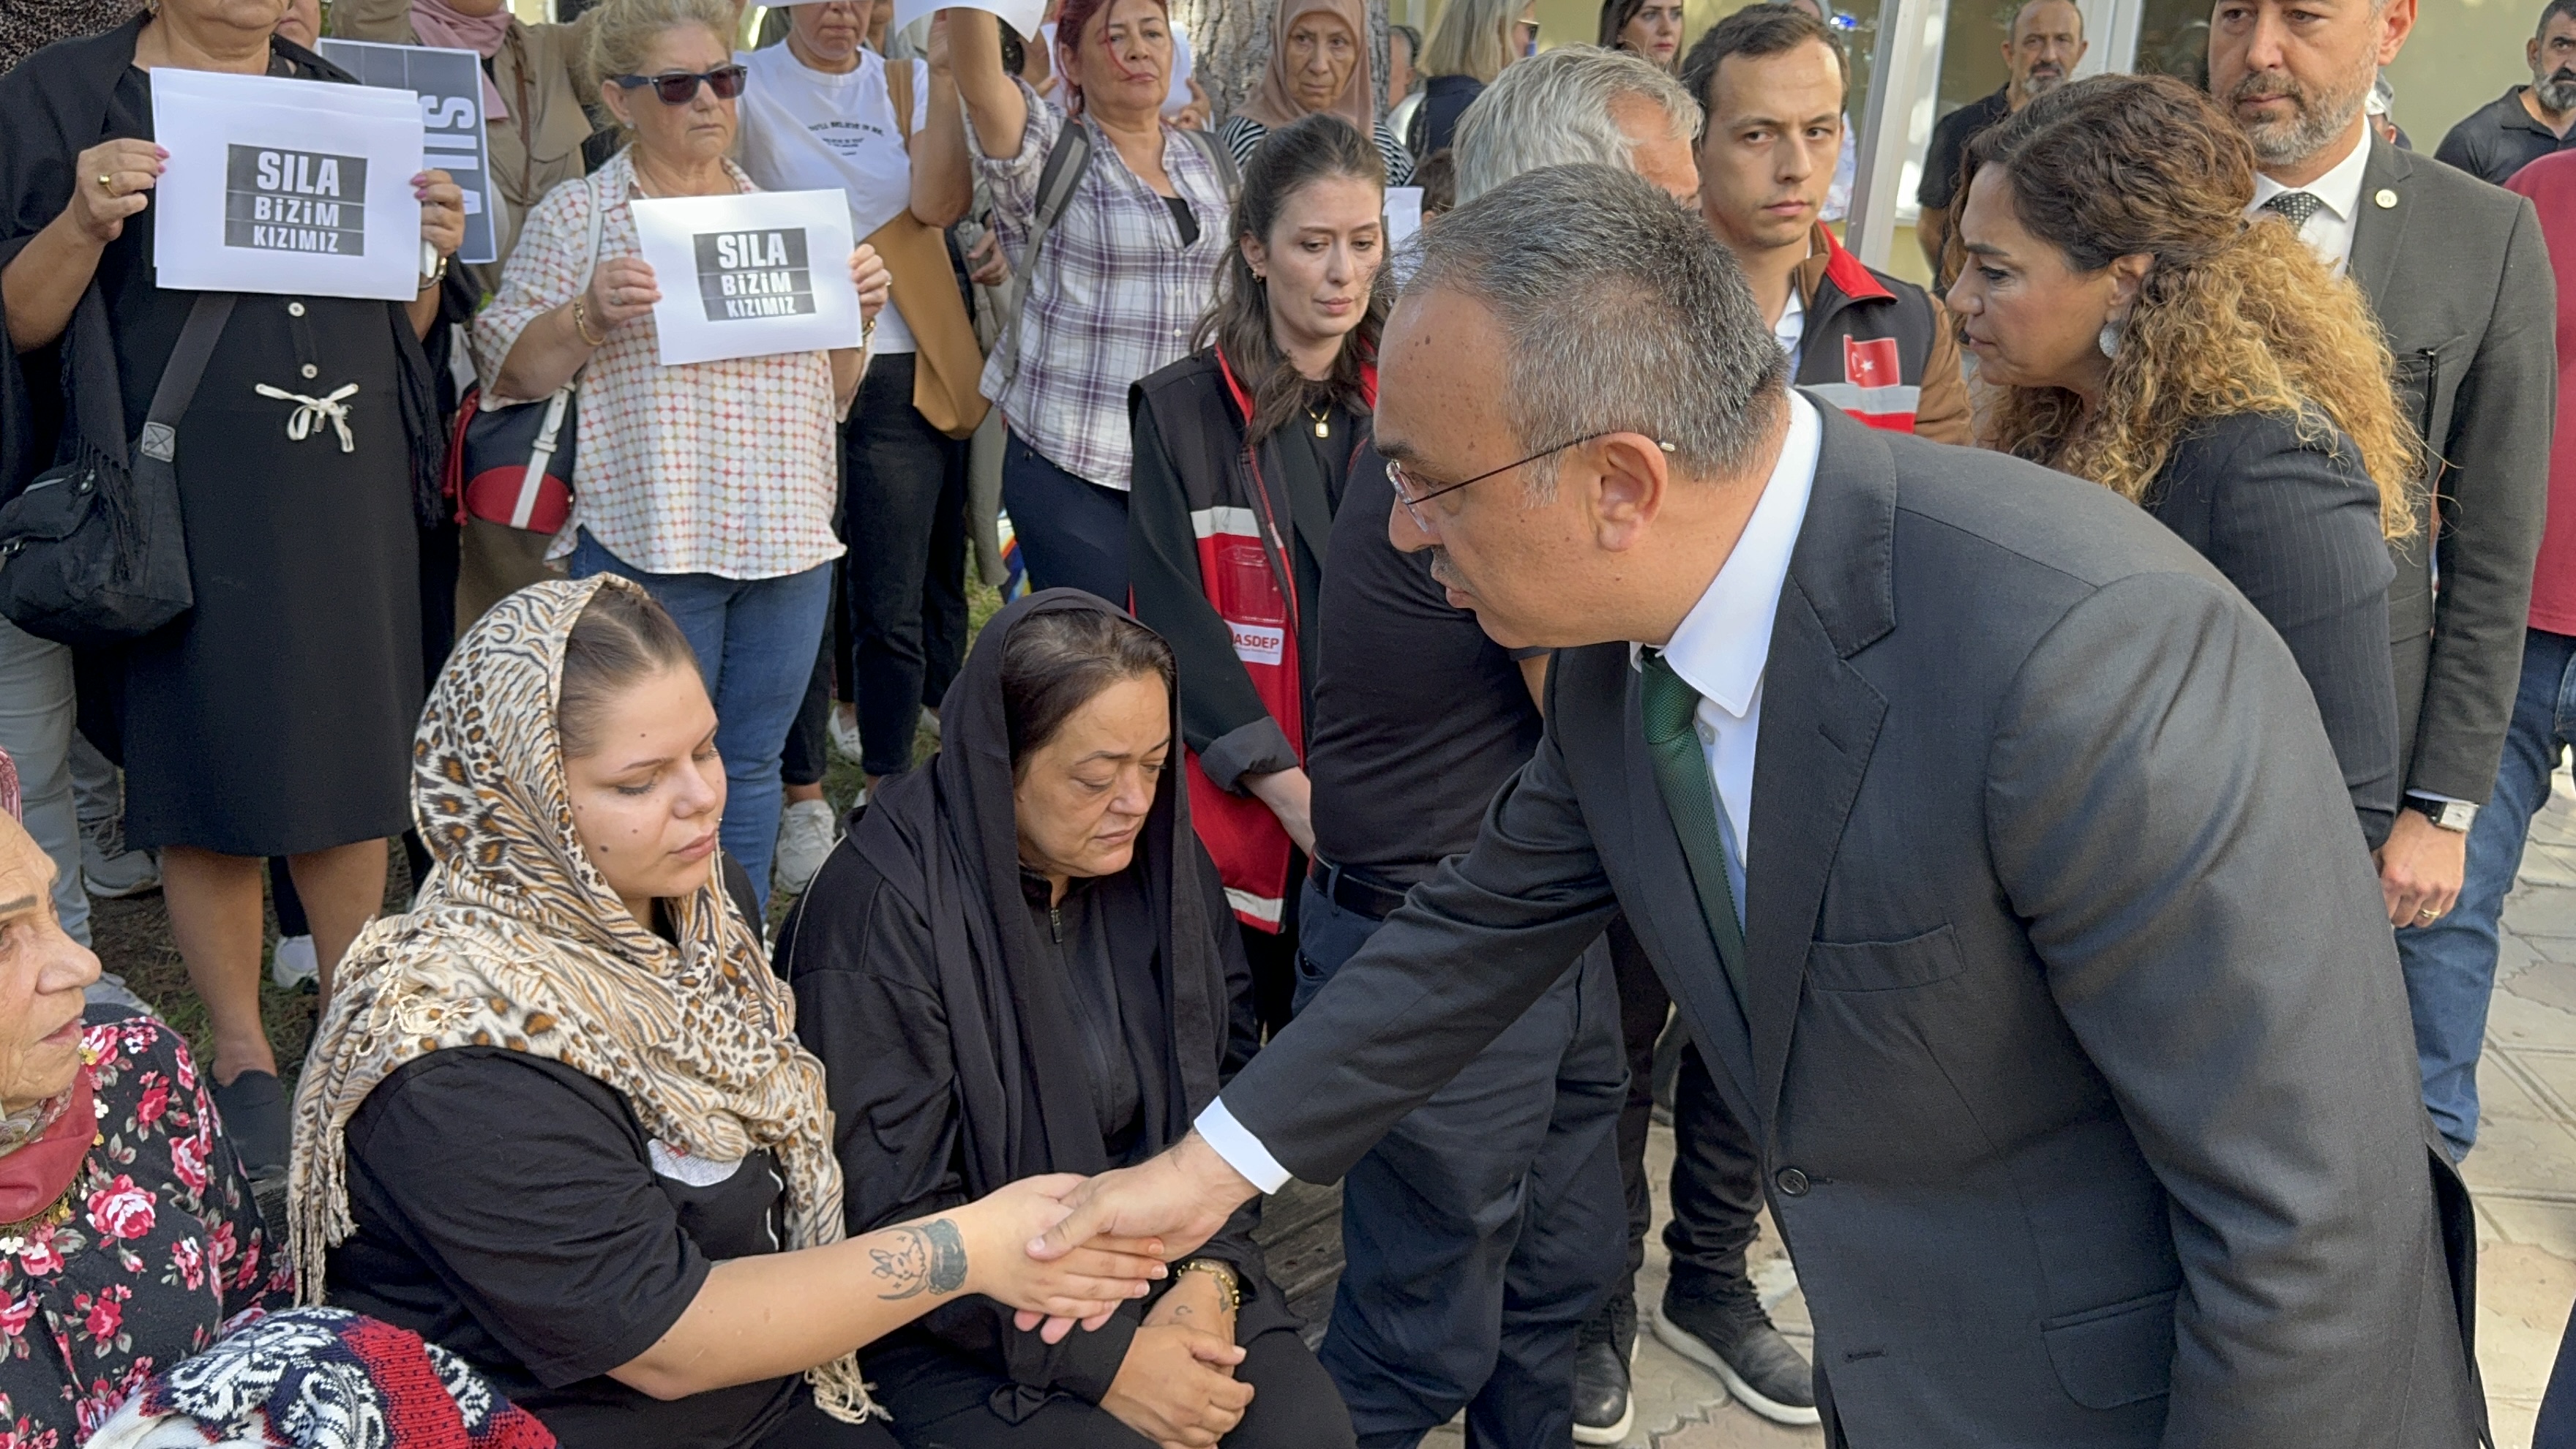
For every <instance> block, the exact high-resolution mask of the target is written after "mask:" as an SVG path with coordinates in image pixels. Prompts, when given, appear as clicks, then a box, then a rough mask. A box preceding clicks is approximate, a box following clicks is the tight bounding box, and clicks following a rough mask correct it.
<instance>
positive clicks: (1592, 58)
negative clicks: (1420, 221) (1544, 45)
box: [1453, 45, 1700, 204]
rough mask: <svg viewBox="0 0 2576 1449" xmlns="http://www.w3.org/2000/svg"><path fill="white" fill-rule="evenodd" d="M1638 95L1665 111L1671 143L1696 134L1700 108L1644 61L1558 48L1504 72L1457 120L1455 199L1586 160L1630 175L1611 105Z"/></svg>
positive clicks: (1592, 49)
mask: <svg viewBox="0 0 2576 1449" xmlns="http://www.w3.org/2000/svg"><path fill="white" fill-rule="evenodd" d="M1621 96H1636V97H1639V98H1640V99H1643V100H1646V101H1650V102H1652V103H1653V104H1655V105H1657V106H1660V107H1662V108H1663V112H1664V116H1665V119H1666V123H1667V125H1668V126H1669V128H1670V130H1671V133H1672V138H1673V139H1674V140H1676V141H1679V142H1681V143H1682V144H1683V145H1685V146H1688V145H1690V144H1691V143H1692V141H1693V140H1694V139H1695V138H1696V137H1697V136H1698V135H1699V118H1700V110H1699V102H1697V101H1695V100H1692V99H1691V95H1690V92H1688V91H1686V90H1683V89H1682V87H1681V83H1680V82H1679V81H1676V80H1674V79H1673V78H1672V77H1671V76H1668V75H1666V74H1664V72H1663V70H1662V69H1661V68H1660V67H1658V66H1655V65H1653V64H1651V63H1649V62H1648V61H1646V60H1645V59H1643V58H1642V57H1639V56H1635V55H1631V54H1630V53H1628V52H1627V51H1624V50H1603V49H1602V48H1601V47H1599V46H1597V45H1561V46H1558V47H1557V48H1556V49H1554V50H1551V51H1548V52H1547V53H1546V54H1544V55H1537V56H1533V57H1531V58H1530V59H1528V60H1525V61H1522V62H1520V63H1519V64H1518V65H1515V66H1513V67H1512V68H1510V69H1509V70H1506V71H1504V72H1503V73H1502V75H1501V76H1500V77H1498V78H1497V79H1496V80H1495V81H1494V83H1493V84H1492V85H1489V86H1487V87H1485V90H1484V93H1483V94H1481V95H1479V96H1477V97H1476V99H1475V100H1474V101H1473V102H1471V103H1469V105H1468V107H1467V109H1466V111H1465V113H1463V114H1462V115H1460V116H1459V117H1458V135H1457V138H1456V140H1455V141H1454V142H1453V147H1454V149H1455V152H1456V155H1455V157H1454V158H1453V159H1455V160H1456V162H1457V164H1458V200H1459V202H1460V203H1461V204H1464V203H1466V202H1470V201H1473V200H1475V199H1476V198H1477V197H1479V196H1482V195H1484V194H1485V193H1486V192H1488V191H1491V190H1493V189H1494V188H1495V187H1497V186H1500V185H1502V184H1503V183H1504V182H1506V181H1509V180H1511V179H1512V178H1513V177H1515V176H1518V175H1520V174H1521V173H1522V172H1524V171H1535V170H1537V169H1538V168H1540V167H1542V166H1574V165H1580V164H1583V163H1586V162H1589V163H1591V164H1594V165H1600V166H1616V167H1619V168H1621V169H1622V170H1628V171H1634V170H1635V169H1637V168H1636V162H1635V160H1634V159H1633V158H1632V157H1631V156H1630V155H1629V142H1628V134H1627V132H1625V131H1622V130H1620V129H1619V121H1618V118H1617V117H1615V116H1613V115H1611V114H1610V103H1611V102H1612V101H1614V100H1616V99H1618V98H1619V97H1621Z"/></svg>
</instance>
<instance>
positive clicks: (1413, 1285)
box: [1297, 882, 1626, 1449]
mask: <svg viewBox="0 0 2576 1449" xmlns="http://www.w3.org/2000/svg"><path fill="white" fill-rule="evenodd" d="M1300 906H1301V910H1300V916H1301V928H1302V930H1301V934H1302V941H1303V945H1302V947H1301V949H1300V951H1299V954H1298V963H1297V976H1298V980H1297V992H1298V1004H1299V1005H1300V1006H1302V1005H1304V1004H1305V1002H1306V1001H1307V1000H1308V999H1310V998H1311V997H1312V996H1313V994H1314V993H1315V992H1316V991H1318V990H1320V989H1322V986H1323V984H1324V982H1325V981H1327V980H1329V979H1330V978H1331V976H1332V975H1333V973H1334V972H1335V971H1337V970H1339V969H1340V968H1341V965H1342V963H1343V962H1345V961H1348V960H1349V959H1350V958H1351V957H1352V956H1353V955H1355V954H1357V953H1358V951H1359V949H1360V947H1361V946H1362V945H1363V944H1365V943H1366V942H1367V940H1368V938H1369V937H1370V936H1372V935H1374V934H1375V933H1376V931H1377V928H1378V925H1379V923H1378V922H1377V921H1375V920H1373V919H1371V918H1369V917H1367V916H1364V915H1361V914H1359V913H1357V912H1355V911H1350V910H1346V909H1344V908H1343V907H1341V906H1338V905H1335V904H1334V903H1333V902H1332V901H1331V900H1330V899H1329V898H1327V897H1326V896H1325V895H1324V894H1323V892H1321V891H1319V890H1317V889H1316V888H1315V886H1314V885H1313V883H1312V882H1308V883H1307V884H1306V885H1305V887H1304V895H1303V899H1302V900H1301V902H1300ZM1625 1092H1626V1069H1625V1064H1624V1063H1623V1062H1622V1060H1621V1055H1620V1044H1619V1037H1618V1002H1617V989H1616V987H1615V986H1614V984H1613V983H1612V980H1611V975H1610V965H1609V960H1608V953H1607V950H1606V949H1605V948H1604V947H1602V946H1600V945H1597V944H1596V945H1595V946H1594V947H1593V948H1592V949H1591V950H1589V951H1587V952H1586V953H1584V956H1583V958H1582V959H1581V960H1580V961H1578V962H1577V963H1575V964H1574V965H1572V966H1570V967H1569V968H1568V969H1567V971H1566V973H1565V975H1564V977H1563V978H1562V979H1561V980H1559V981H1558V982H1557V983H1556V985H1554V986H1553V987H1550V988H1549V990H1548V993H1547V994H1546V995H1545V996H1542V997H1540V998H1539V1000H1538V1001H1537V1003H1536V1004H1534V1005H1532V1006H1531V1007H1530V1009H1529V1010H1528V1011H1527V1012H1526V1013H1524V1014H1523V1015H1522V1017H1521V1019H1520V1020H1519V1021H1517V1022H1514V1023H1513V1024H1512V1026H1511V1027H1510V1029H1508V1030H1506V1031H1505V1032H1504V1033H1503V1034H1502V1035H1501V1036H1500V1037H1497V1038H1496V1039H1495V1040H1494V1042H1493V1044H1492V1045H1491V1046H1488V1047H1486V1048H1485V1050H1484V1052H1483V1054H1482V1055H1480V1056H1478V1057H1477V1058H1476V1059H1475V1061H1473V1062H1471V1063H1469V1064H1468V1066H1467V1068H1466V1070H1465V1071H1462V1072H1460V1073H1459V1074H1458V1076H1457V1077H1456V1078H1455V1079H1454V1080H1453V1081H1451V1082H1450V1084H1449V1085H1448V1086H1446V1087H1443V1088H1441V1090H1440V1091H1439V1093H1438V1094H1437V1095H1435V1096H1434V1097H1433V1098H1432V1099H1431V1100H1430V1101H1429V1102H1427V1103H1425V1104H1423V1105H1422V1106H1421V1107H1418V1108H1416V1109H1415V1110H1414V1111H1413V1112H1412V1113H1411V1114H1410V1115H1408V1116H1407V1117H1406V1118H1405V1119H1404V1120H1403V1121H1402V1122H1399V1123H1397V1124H1396V1127H1395V1130H1394V1131H1392V1132H1389V1133H1388V1134H1387V1135H1386V1137H1385V1138H1384V1139H1383V1140H1382V1141H1380V1142H1379V1143H1378V1145H1377V1146H1375V1147H1373V1148H1371V1149H1369V1153H1368V1155H1367V1156H1366V1157H1363V1158H1361V1159H1360V1161H1359V1164H1358V1165H1357V1166H1355V1167H1353V1168H1352V1169H1351V1171H1350V1174H1349V1176H1347V1177H1345V1178H1343V1179H1342V1253H1343V1257H1344V1260H1345V1264H1344V1267H1343V1269H1342V1281H1341V1287H1340V1288H1339V1289H1338V1290H1337V1291H1336V1292H1335V1293H1334V1296H1333V1317H1332V1326H1331V1329H1330V1331H1329V1332H1328V1333H1327V1334H1326V1335H1325V1337H1324V1346H1323V1349H1322V1350H1321V1357H1322V1359H1323V1361H1324V1367H1325V1368H1326V1369H1327V1370H1328V1371H1330V1372H1331V1374H1332V1376H1333V1382H1334V1383H1336V1384H1338V1385H1340V1386H1341V1391H1342V1398H1343V1400H1344V1401H1345V1402H1347V1403H1348V1404H1349V1405H1350V1406H1351V1423H1352V1426H1353V1427H1354V1428H1355V1429H1356V1430H1358V1432H1359V1442H1360V1443H1361V1444H1362V1445H1365V1446H1369V1449H1403V1446H1410V1445H1413V1444H1416V1443H1418V1442H1420V1440H1421V1438H1422V1436H1423V1435H1425V1434H1427V1433H1429V1432H1430V1431H1431V1430H1432V1429H1434V1428H1436V1427H1438V1426H1439V1425H1441V1424H1445V1423H1447V1422H1448V1421H1449V1420H1450V1419H1451V1418H1452V1417H1453V1416H1455V1415H1456V1414H1457V1412H1458V1411H1459V1410H1460V1409H1462V1408H1463V1409H1465V1410H1466V1411H1467V1442H1468V1444H1469V1445H1471V1446H1476V1449H1503V1446H1513V1449H1519V1446H1528V1449H1539V1446H1550V1449H1562V1446H1563V1445H1565V1444H1566V1443H1567V1442H1568V1441H1569V1440H1570V1439H1571V1437H1572V1435H1573V1431H1574V1430H1573V1425H1574V1356H1575V1355H1574V1350H1575V1343H1576V1339H1577V1337H1578V1335H1579V1334H1580V1333H1581V1331H1582V1328H1583V1324H1584V1321H1585V1320H1586V1319H1588V1318H1590V1317H1591V1315H1592V1311H1593V1309H1594V1307H1595V1305H1597V1304H1598V1303H1599V1302H1600V1301H1601V1295H1602V1293H1603V1291H1604V1290H1605V1289H1606V1288H1607V1286H1608V1285H1609V1284H1610V1283H1611V1282H1612V1281H1613V1280H1614V1279H1616V1278H1617V1276H1618V1273H1619V1268H1620V1250H1621V1245H1622V1242H1623V1241H1624V1239H1623V1235H1622V1233H1621V1232H1620V1224H1621V1219H1622V1217H1623V1215H1624V1212H1623V1207H1622V1204H1621V1202H1620V1195H1619V1170H1618V1163H1617V1154H1618V1148H1617V1127H1618V1120H1619V1104H1620V1101H1621V1100H1622V1098H1623V1096H1624V1094H1625Z"/></svg>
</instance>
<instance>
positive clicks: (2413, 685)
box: [2350, 136, 2558, 803]
mask: <svg viewBox="0 0 2576 1449" xmlns="http://www.w3.org/2000/svg"><path fill="white" fill-rule="evenodd" d="M2361 187H2362V190H2361V214H2360V215H2359V216H2357V217H2355V218H2354V219H2353V224H2352V228H2353V229H2352V267H2351V273H2350V275H2351V277H2352V279H2353V281H2355V282H2356V283H2358V284H2360V286H2361V289H2362V292H2363V293H2364V294H2365V295H2366V296H2368V297H2369V298H2370V305H2371V309H2372V310H2373V311H2374V312H2376V313H2377V314H2378V317H2379V326H2380V329H2381V330H2382V331H2383V332H2385V333H2386V334H2387V336H2388V350H2389V352H2390V354H2391V355H2392V357H2393V359H2394V361H2395V365H2396V369H2397V373H2396V377H2395V379H2394V381H2395V383H2396V387H2397V403H2398V406H2399V407H2401V408H2403V409H2404V410H2405V413H2406V417H2407V420H2408V421H2410V422H2412V423H2413V424H2414V425H2415V426H2416V428H2417V430H2418V431H2420V432H2421V433H2422V434H2423V436H2424V438H2425V453H2426V462H2427V465H2428V466H2427V469H2426V473H2427V481H2428V482H2429V483H2430V484H2431V487H2430V488H2429V489H2428V491H2427V495H2426V498H2425V500H2424V501H2423V503H2422V504H2421V505H2420V506H2419V508H2418V511H2417V515H2416V518H2417V521H2418V522H2419V523H2420V524H2421V525H2422V526H2421V527H2419V528H2418V529H2416V531H2415V534H2414V536H2413V537H2412V538H2410V539H2408V540H2407V541H2406V542H2405V543H2403V544H2400V545H2398V546H2397V547H2396V548H2395V549H2393V550H2392V552H2394V554H2395V555H2396V561H2397V579H2396V582H2395V583H2393V584H2391V585H2390V586H2389V591H2388V627H2389V639H2390V650H2391V653H2392V664H2393V666H2394V668H2395V672H2396V681H2397V740H2398V751H2399V760H2400V769H2399V774H2400V775H2401V776H2402V778H2403V783H2404V787H2405V788H2406V789H2409V790H2423V791H2428V792H2430V793H2432V794H2435V795H2447V796H2449V797H2451V798H2453V799H2456V800H2467V801H2471V802H2474V803H2483V802H2484V801H2485V800H2486V798H2487V796H2488V795H2489V794H2490V793H2492V792H2493V790H2494V788H2495V777H2496V762H2497V760H2498V759H2500V758H2501V757H2502V755H2503V753H2504V731H2505V725H2506V724H2507V722H2509V721H2510V720H2511V719H2512V718H2513V696H2514V690H2515V688H2516V686H2517V685H2518V684H2519V683H2520V681H2521V679H2522V636H2523V629H2524V626H2525V625H2526V624H2528V623H2529V621H2530V614H2531V570H2532V561H2533V559H2534V558H2535V557H2536V556H2537V555H2538V554H2539V551H2540V525H2541V518H2542V516H2543V514H2545V513H2546V512H2547V511H2548V502H2549V439H2550V430H2551V427H2552V426H2553V421H2552V420H2553V419H2554V417H2555V416H2556V413H2557V407H2558V351H2557V327H2558V307H2557V300H2556V299H2557V296H2558V279H2557V276H2556V274H2555V273H2553V272H2551V271H2550V269H2549V250H2548V248H2547V247H2546V246H2545V245H2544V244H2543V243H2542V241H2541V237H2540V216H2539V213H2537V212H2535V211H2534V210H2533V209H2532V205H2531V203H2530V202H2529V201H2527V200H2525V199H2523V198H2522V197H2519V196H2516V195H2514V194H2513V193H2512V192H2510V191H2506V190H2504V189H2502V188H2501V187H2495V186H2489V185H2488V184H2486V183H2485V182H2483V181H2480V180H2479V179H2477V178H2476V177H2474V176H2471V175H2469V174H2468V173H2467V172H2465V171H2459V170H2454V169H2453V168H2451V167H2449V166H2445V165H2443V164H2442V163H2441V162H2439V161H2436V160H2433V159H2432V158H2430V157H2427V156H2418V155H2415V154H2414V153H2412V152H2408V151H2401V150H2399V149H2398V148H2396V147H2394V146H2391V145H2389V144H2388V143H2387V142H2385V141H2382V140H2380V139H2379V138H2378V137H2376V136H2374V137H2372V138H2371V139H2370V160H2369V162H2368V163H2367V164H2366V165H2365V167H2364V168H2363V171H2362V174H2361ZM2437 494H2438V496H2439V500H2440V507H2439V511H2438V516H2439V519H2440V529H2439V531H2438V533H2437V532H2436V530H2435V527H2434V520H2435V517H2436V510H2435V507H2434V501H2433V500H2434V496H2435V495H2437ZM2434 547H2438V548H2439V549H2440V553H2439V554H2438V555H2436V554H2435V553H2434V552H2433V548H2434ZM2437 562H2438V563H2439V564H2440V569H2439V573H2440V576H2441V587H2440V589H2439V590H2438V591H2436V589H2435V588H2434V582H2433V581H2434V575H2435V572H2436V570H2435V567H2434V565H2435V564H2436V563H2437Z"/></svg>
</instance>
